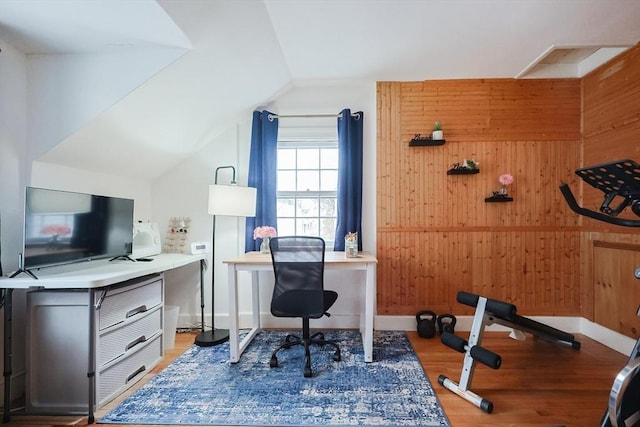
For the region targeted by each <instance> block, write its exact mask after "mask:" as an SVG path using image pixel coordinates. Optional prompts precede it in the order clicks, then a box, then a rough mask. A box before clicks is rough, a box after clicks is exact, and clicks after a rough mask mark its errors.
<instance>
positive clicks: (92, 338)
mask: <svg viewBox="0 0 640 427" xmlns="http://www.w3.org/2000/svg"><path fill="white" fill-rule="evenodd" d="M95 304H96V291H95V290H94V289H91V290H90V291H89V366H88V367H87V377H88V378H89V399H88V402H89V408H88V414H89V417H88V421H87V422H88V423H89V424H93V422H94V421H95V418H94V415H93V407H94V405H95V401H94V398H95V395H96V368H95V366H96V346H95V342H96V306H95Z"/></svg>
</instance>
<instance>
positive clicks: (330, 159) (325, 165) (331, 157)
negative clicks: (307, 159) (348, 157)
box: [320, 148, 338, 169]
mask: <svg viewBox="0 0 640 427" xmlns="http://www.w3.org/2000/svg"><path fill="white" fill-rule="evenodd" d="M320 167H321V168H322V169H338V149H337V148H324V149H323V150H322V151H321V152H320Z"/></svg>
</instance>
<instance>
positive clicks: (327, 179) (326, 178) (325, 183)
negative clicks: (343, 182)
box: [320, 170, 338, 191]
mask: <svg viewBox="0 0 640 427" xmlns="http://www.w3.org/2000/svg"><path fill="white" fill-rule="evenodd" d="M337 190H338V171H337V170H327V171H321V172H320V191H337Z"/></svg>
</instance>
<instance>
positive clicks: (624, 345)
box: [205, 313, 636, 355]
mask: <svg viewBox="0 0 640 427" xmlns="http://www.w3.org/2000/svg"><path fill="white" fill-rule="evenodd" d="M206 317H207V316H205V318H206ZM529 318H530V319H532V320H536V321H538V322H540V323H544V324H545V325H549V326H552V327H554V328H556V329H560V330H562V331H565V332H568V333H571V334H583V335H586V336H588V337H589V338H591V339H593V340H595V341H598V342H599V343H601V344H603V345H606V346H607V347H609V348H611V349H613V350H615V351H617V352H620V353H622V354H625V355H628V354H630V353H631V350H632V349H633V346H634V345H635V343H636V341H635V340H634V339H633V338H630V337H627V336H625V335H622V334H620V333H618V332H616V331H612V330H611V329H608V328H605V327H604V326H600V325H598V324H597V323H593V322H591V321H589V320H587V319H585V318H584V317H572V316H530V317H529ZM228 320H229V319H228V317H227V316H226V315H223V316H216V326H217V327H219V328H228V324H229V323H228ZM208 321H209V320H208V319H207V322H208ZM239 321H240V322H239V324H240V328H249V327H250V325H251V314H250V313H241V314H240V319H239ZM260 322H261V324H262V326H263V327H264V328H296V327H298V326H299V324H300V321H299V320H298V319H287V318H276V317H273V316H271V315H270V314H267V313H262V315H261V318H260ZM472 324H473V316H457V317H456V326H455V330H456V331H465V332H468V331H470V330H471V325H472ZM313 327H314V328H337V329H358V328H360V316H359V315H356V314H353V315H352V314H332V315H331V317H323V318H322V319H317V320H314V322H313ZM374 329H377V330H381V331H415V330H416V317H415V316H375V318H374ZM486 330H488V331H506V332H508V331H510V330H511V328H508V327H506V326H502V325H498V324H493V325H490V326H488V327H487V329H486Z"/></svg>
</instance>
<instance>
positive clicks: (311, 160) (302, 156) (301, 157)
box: [298, 148, 320, 170]
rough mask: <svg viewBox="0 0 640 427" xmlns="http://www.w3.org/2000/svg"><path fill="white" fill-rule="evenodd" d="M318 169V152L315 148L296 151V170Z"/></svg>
mask: <svg viewBox="0 0 640 427" xmlns="http://www.w3.org/2000/svg"><path fill="white" fill-rule="evenodd" d="M319 167H320V150H319V149H317V148H299V149H298V169H316V170H317V169H318V168H319Z"/></svg>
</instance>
